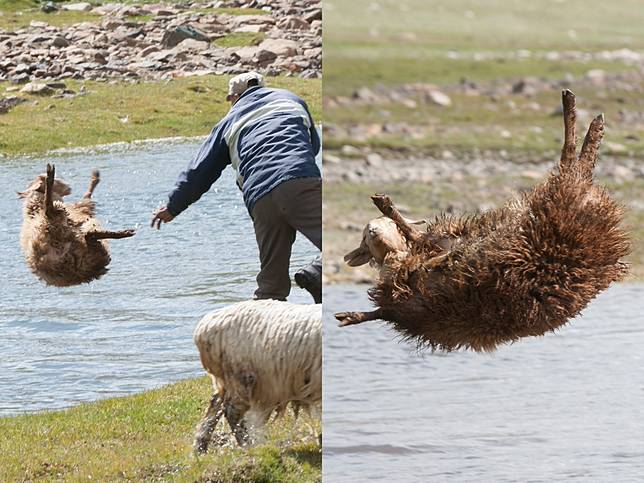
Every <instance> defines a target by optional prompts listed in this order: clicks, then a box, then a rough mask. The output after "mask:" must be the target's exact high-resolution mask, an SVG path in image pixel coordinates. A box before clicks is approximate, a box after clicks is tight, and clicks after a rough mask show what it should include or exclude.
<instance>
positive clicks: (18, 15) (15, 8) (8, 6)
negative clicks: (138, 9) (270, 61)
mask: <svg viewBox="0 0 644 483" xmlns="http://www.w3.org/2000/svg"><path fill="white" fill-rule="evenodd" d="M70 1H71V0H70ZM165 1H166V3H181V1H182V0H165ZM57 3H58V5H60V4H62V3H64V2H57ZM90 3H92V4H95V5H100V4H101V3H103V2H98V1H91V2H90ZM105 3H107V2H105ZM112 3H126V4H134V5H136V4H146V3H158V2H157V0H143V1H140V0H126V1H119V0H115V1H114V2H112ZM40 6H41V3H40V2H38V1H36V0H0V29H4V30H7V31H14V30H18V29H21V28H24V27H28V26H29V23H30V22H31V21H32V20H36V21H39V22H47V23H48V24H49V25H51V26H55V27H64V26H67V25H73V24H76V23H81V22H98V21H100V20H101V19H102V18H103V17H102V16H101V15H97V14H94V13H91V12H68V11H65V10H59V11H57V12H52V13H44V12H41V11H40ZM185 12H186V13H189V12H200V13H209V14H227V15H267V12H265V11H264V10H260V9H257V8H232V7H218V8H209V7H204V8H193V9H190V10H186V11H185ZM152 18H153V15H137V16H132V17H129V20H130V21H134V22H147V21H149V20H151V19H152ZM235 45H237V44H235Z"/></svg>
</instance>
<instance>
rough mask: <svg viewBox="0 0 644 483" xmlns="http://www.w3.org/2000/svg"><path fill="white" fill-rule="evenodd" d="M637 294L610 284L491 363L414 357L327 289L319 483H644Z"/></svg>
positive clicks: (487, 358) (347, 290)
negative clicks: (562, 323) (357, 318)
mask: <svg viewBox="0 0 644 483" xmlns="http://www.w3.org/2000/svg"><path fill="white" fill-rule="evenodd" d="M642 300H644V285H617V286H613V287H612V288H611V289H609V290H608V291H607V292H605V293H604V294H602V295H600V297H598V298H597V299H596V300H595V301H594V302H593V303H592V304H591V305H590V306H589V307H588V308H587V309H586V310H585V311H584V312H583V314H582V315H581V316H580V317H578V318H577V319H575V320H574V321H573V322H572V324H570V325H568V326H566V327H564V328H563V329H561V330H560V331H559V332H558V333H556V334H549V335H546V336H545V337H539V338H529V339H523V340H521V341H520V342H517V343H515V344H513V345H511V346H505V347H502V348H500V349H499V350H498V351H496V352H495V353H493V354H475V353H469V352H455V353H451V354H448V355H445V354H438V353H437V354H431V353H422V354H419V353H417V352H416V351H415V350H414V349H413V347H412V346H410V345H409V344H406V343H399V342H397V341H396V338H395V333H394V332H393V331H392V330H390V329H389V328H388V327H387V326H386V324H384V323H382V322H371V323H365V324H363V325H361V326H353V327H346V328H342V329H341V328H338V327H337V326H336V320H335V319H334V318H333V316H332V314H333V312H336V311H341V310H360V309H368V308H369V307H370V304H369V301H368V300H367V297H366V288H365V287H356V286H331V287H329V288H328V289H327V291H326V292H325V306H324V415H323V424H324V458H323V465H324V466H323V472H324V481H325V483H341V482H362V481H387V482H389V481H397V482H398V481H400V482H442V481H450V482H451V481H459V482H462V481H471V482H552V481H588V482H598V481H619V482H629V481H634V482H635V481H640V482H641V481H642V478H643V475H644V352H643V351H642V347H643V346H644V315H642V313H643V311H642V309H643V308H644V307H643V303H642Z"/></svg>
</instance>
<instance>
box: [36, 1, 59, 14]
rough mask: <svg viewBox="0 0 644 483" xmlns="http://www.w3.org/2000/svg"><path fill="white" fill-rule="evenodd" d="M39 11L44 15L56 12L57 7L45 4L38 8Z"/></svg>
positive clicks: (48, 3)
mask: <svg viewBox="0 0 644 483" xmlns="http://www.w3.org/2000/svg"><path fill="white" fill-rule="evenodd" d="M40 10H41V11H43V12H45V13H53V12H57V11H58V7H57V6H56V4H55V3H54V2H47V3H44V4H43V5H42V7H40Z"/></svg>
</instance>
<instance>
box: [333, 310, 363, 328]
mask: <svg viewBox="0 0 644 483" xmlns="http://www.w3.org/2000/svg"><path fill="white" fill-rule="evenodd" d="M334 317H335V318H336V319H338V320H339V321H340V323H339V324H338V326H339V327H346V326H347V325H355V324H360V323H362V322H364V318H363V317H362V312H338V313H337V314H334Z"/></svg>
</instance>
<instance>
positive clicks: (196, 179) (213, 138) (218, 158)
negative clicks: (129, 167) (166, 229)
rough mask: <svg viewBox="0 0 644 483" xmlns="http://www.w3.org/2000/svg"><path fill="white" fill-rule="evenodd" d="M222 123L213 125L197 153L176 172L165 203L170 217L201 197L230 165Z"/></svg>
mask: <svg viewBox="0 0 644 483" xmlns="http://www.w3.org/2000/svg"><path fill="white" fill-rule="evenodd" d="M223 124H224V123H219V124H217V125H216V126H215V127H214V129H213V130H212V132H211V133H210V135H209V136H208V138H207V139H206V141H205V142H204V143H203V144H202V146H201V149H200V150H199V152H198V153H197V155H196V156H195V157H194V159H193V160H192V161H191V162H190V164H189V165H188V167H187V168H186V169H185V170H184V171H183V172H182V173H181V174H180V175H179V178H178V179H177V183H176V184H175V187H174V190H173V191H172V193H170V199H169V201H168V206H167V208H168V211H169V212H170V213H171V214H172V215H173V216H177V215H178V214H180V213H181V212H182V211H184V210H185V209H186V208H188V206H190V205H191V204H192V203H194V202H195V201H197V200H198V199H199V198H201V196H202V195H203V194H204V193H205V192H206V191H208V190H209V189H210V187H211V186H212V184H213V183H214V182H215V181H217V180H218V179H219V177H220V176H221V173H222V171H223V170H224V168H225V167H226V166H228V165H229V164H230V154H229V149H228V145H227V144H226V140H225V139H224V125H223Z"/></svg>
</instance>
